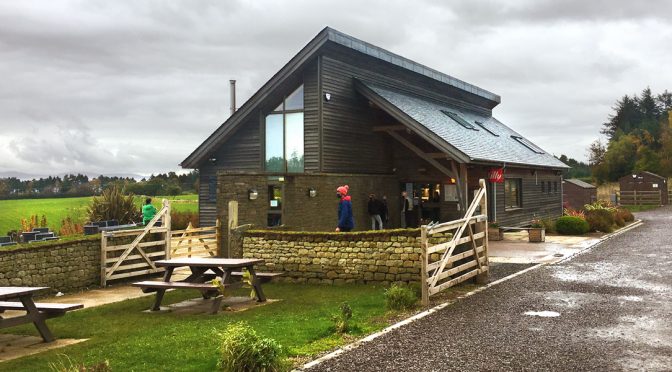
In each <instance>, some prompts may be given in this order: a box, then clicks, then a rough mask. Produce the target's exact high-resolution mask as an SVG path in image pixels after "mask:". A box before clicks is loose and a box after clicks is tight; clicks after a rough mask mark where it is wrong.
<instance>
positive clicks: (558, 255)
mask: <svg viewBox="0 0 672 372" xmlns="http://www.w3.org/2000/svg"><path fill="white" fill-rule="evenodd" d="M564 256H565V255H564V254H562V253H556V254H554V255H553V257H564Z"/></svg>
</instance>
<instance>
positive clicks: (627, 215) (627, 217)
mask: <svg viewBox="0 0 672 372" xmlns="http://www.w3.org/2000/svg"><path fill="white" fill-rule="evenodd" d="M616 216H620V217H621V218H622V219H623V221H625V222H632V221H634V220H635V216H634V215H633V214H632V212H630V211H629V210H627V209H625V208H619V209H618V210H616Z"/></svg>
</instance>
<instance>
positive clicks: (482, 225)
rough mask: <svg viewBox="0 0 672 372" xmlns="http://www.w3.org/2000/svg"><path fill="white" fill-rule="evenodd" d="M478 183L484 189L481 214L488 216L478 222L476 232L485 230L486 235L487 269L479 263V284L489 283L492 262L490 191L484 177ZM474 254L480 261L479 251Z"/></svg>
mask: <svg viewBox="0 0 672 372" xmlns="http://www.w3.org/2000/svg"><path fill="white" fill-rule="evenodd" d="M478 185H479V187H480V188H481V189H483V197H482V198H481V200H480V203H479V206H480V207H481V214H482V215H484V216H485V217H486V218H485V220H484V221H483V222H476V224H475V228H476V233H479V232H484V233H485V237H484V238H483V256H484V257H485V265H484V266H485V270H483V268H482V267H481V265H480V264H479V267H478V268H479V270H480V274H478V275H476V283H477V284H487V283H488V274H489V273H490V263H489V262H488V218H487V217H488V192H487V188H486V184H485V180H484V179H482V178H481V179H480V180H478ZM474 255H475V256H476V257H475V258H476V262H479V260H480V257H479V256H478V254H477V252H475V251H474Z"/></svg>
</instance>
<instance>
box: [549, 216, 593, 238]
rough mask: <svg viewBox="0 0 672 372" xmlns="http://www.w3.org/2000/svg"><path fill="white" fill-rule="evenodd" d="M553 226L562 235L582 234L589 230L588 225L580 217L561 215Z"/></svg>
mask: <svg viewBox="0 0 672 372" xmlns="http://www.w3.org/2000/svg"><path fill="white" fill-rule="evenodd" d="M555 228H556V229H557V230H558V232H559V233H560V234H563V235H583V234H585V233H587V232H588V231H589V230H590V225H589V224H588V222H587V221H586V220H584V219H583V218H581V217H573V216H562V217H560V218H558V220H557V221H555Z"/></svg>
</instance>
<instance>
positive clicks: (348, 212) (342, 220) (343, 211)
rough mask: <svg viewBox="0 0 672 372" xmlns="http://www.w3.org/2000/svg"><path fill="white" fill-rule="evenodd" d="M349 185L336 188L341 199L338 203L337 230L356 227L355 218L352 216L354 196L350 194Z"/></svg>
mask: <svg viewBox="0 0 672 372" xmlns="http://www.w3.org/2000/svg"><path fill="white" fill-rule="evenodd" d="M349 189H350V187H349V186H348V185H344V186H340V187H339V188H337V189H336V196H337V197H338V198H339V199H341V201H340V202H339V203H338V226H336V232H339V231H342V232H348V231H351V230H352V229H353V228H354V227H355V219H354V218H352V198H350V195H348V190H349Z"/></svg>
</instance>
